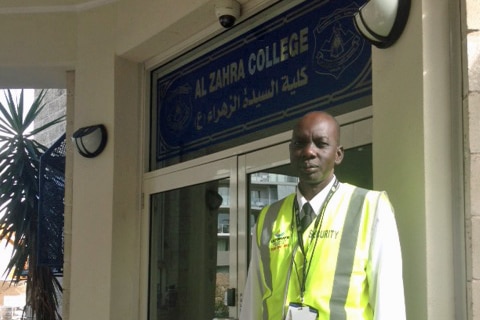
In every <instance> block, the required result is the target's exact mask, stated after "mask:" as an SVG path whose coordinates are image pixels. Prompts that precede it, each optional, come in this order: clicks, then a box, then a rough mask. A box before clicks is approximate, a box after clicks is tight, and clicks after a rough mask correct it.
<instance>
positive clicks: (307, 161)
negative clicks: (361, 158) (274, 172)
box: [290, 112, 343, 187]
mask: <svg viewBox="0 0 480 320" xmlns="http://www.w3.org/2000/svg"><path fill="white" fill-rule="evenodd" d="M338 140H339V132H338V126H337V123H336V122H335V120H334V119H333V118H331V117H330V116H329V115H328V114H324V113H320V112H318V113H317V112H316V113H311V114H308V115H306V116H305V117H303V118H302V119H301V120H300V121H299V122H298V124H297V126H295V128H294V129H293V134H292V141H291V143H290V162H291V165H292V166H293V168H294V169H295V171H296V172H297V174H298V177H299V178H300V183H301V185H303V186H305V187H308V186H312V187H313V186H318V185H320V184H322V182H325V181H326V182H327V183H328V181H330V179H329V178H330V177H331V176H332V174H333V169H334V167H335V165H338V164H340V163H341V162H342V159H343V148H342V147H341V146H339V144H338Z"/></svg>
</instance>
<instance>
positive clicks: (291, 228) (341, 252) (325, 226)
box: [256, 183, 388, 320]
mask: <svg viewBox="0 0 480 320" xmlns="http://www.w3.org/2000/svg"><path fill="white" fill-rule="evenodd" d="M381 197H385V199H387V198H386V195H385V194H384V193H381V192H377V191H369V190H366V189H362V188H358V187H355V186H352V185H350V184H346V183H342V184H340V185H339V187H338V189H337V191H336V192H335V193H334V194H333V196H332V198H331V199H330V201H329V202H328V204H327V207H326V210H325V214H324V217H323V221H322V223H321V225H318V228H317V233H316V234H317V239H315V237H314V236H313V235H312V231H313V229H314V224H315V223H314V222H312V223H311V224H310V226H309V228H308V229H307V230H306V231H305V232H304V233H303V242H304V248H305V251H306V255H307V268H309V269H308V273H307V276H306V281H305V293H304V300H303V303H304V304H305V305H308V306H310V307H313V308H315V309H316V310H318V319H319V320H324V319H325V320H327V319H331V320H343V319H345V320H364V319H366V320H367V319H373V310H372V308H371V306H370V305H369V290H368V280H367V271H366V270H367V262H368V256H369V247H370V242H371V229H372V222H373V219H374V216H375V212H376V207H377V204H378V201H379V199H380V198H381ZM294 201H296V197H295V194H291V195H289V196H288V197H286V198H285V199H283V200H280V201H278V202H276V203H274V204H272V205H270V206H268V207H265V208H264V209H263V210H262V212H261V213H260V216H259V218H258V221H257V229H256V240H257V245H258V246H259V248H260V256H261V262H260V271H261V274H262V275H263V279H262V282H263V287H264V295H263V299H262V300H263V301H262V305H263V317H262V319H263V320H280V319H285V316H286V311H287V309H288V306H289V304H290V303H299V302H300V300H301V298H300V288H301V282H302V278H303V268H304V267H305V266H304V265H303V264H304V255H303V253H302V252H301V250H300V248H299V246H298V241H297V239H298V233H297V228H296V217H295V214H296V213H295V212H294ZM387 201H388V200H387ZM315 241H317V243H316V244H315ZM256 320H261V319H256Z"/></svg>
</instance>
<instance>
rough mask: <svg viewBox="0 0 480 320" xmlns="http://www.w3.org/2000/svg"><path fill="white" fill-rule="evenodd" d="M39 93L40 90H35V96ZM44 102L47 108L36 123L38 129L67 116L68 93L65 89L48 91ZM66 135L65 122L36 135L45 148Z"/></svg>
mask: <svg viewBox="0 0 480 320" xmlns="http://www.w3.org/2000/svg"><path fill="white" fill-rule="evenodd" d="M39 92H40V90H35V96H37V95H38V94H39ZM44 102H45V103H46V107H45V109H44V110H43V111H42V113H41V114H40V115H39V117H38V118H37V120H36V121H35V127H36V128H38V127H40V126H42V125H43V124H45V123H47V122H50V121H52V120H54V119H56V118H58V117H60V116H62V115H65V112H66V108H67V91H66V90H65V89H48V90H47V93H46V95H45V99H44ZM64 133H65V121H63V122H61V123H59V124H56V125H54V126H52V127H50V128H48V129H47V130H45V131H43V132H42V133H40V134H38V135H36V140H37V141H38V142H40V143H41V144H43V145H44V146H47V147H50V146H51V145H52V144H53V143H54V142H55V141H57V140H58V139H59V138H60V137H61V135H62V134H64Z"/></svg>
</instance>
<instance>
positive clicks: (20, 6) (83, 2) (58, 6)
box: [0, 0, 117, 14]
mask: <svg viewBox="0 0 480 320" xmlns="http://www.w3.org/2000/svg"><path fill="white" fill-rule="evenodd" d="M115 1H117V0H1V1H0V14H9V13H47V12H75V11H83V10H88V9H91V8H94V7H99V6H103V5H106V4H109V3H112V2H115Z"/></svg>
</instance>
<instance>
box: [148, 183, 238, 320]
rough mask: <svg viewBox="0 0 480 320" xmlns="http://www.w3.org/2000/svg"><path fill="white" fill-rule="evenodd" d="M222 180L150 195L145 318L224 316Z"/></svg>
mask: <svg viewBox="0 0 480 320" xmlns="http://www.w3.org/2000/svg"><path fill="white" fill-rule="evenodd" d="M228 183H229V181H228V179H225V180H220V181H212V182H208V183H204V184H199V185H194V186H189V187H185V188H181V189H176V190H171V191H167V192H163V193H158V194H155V195H153V196H152V197H151V233H150V234H151V237H150V275H149V319H150V320H173V319H213V318H214V317H225V316H227V317H228V307H226V306H225V305H224V304H223V297H224V292H225V290H226V289H227V288H228V287H229V259H228V258H229V256H228V250H229V241H230V240H229V230H228V226H229V211H230V210H229V206H228V203H229V197H228V187H229V184H228ZM217 251H218V252H217Z"/></svg>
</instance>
